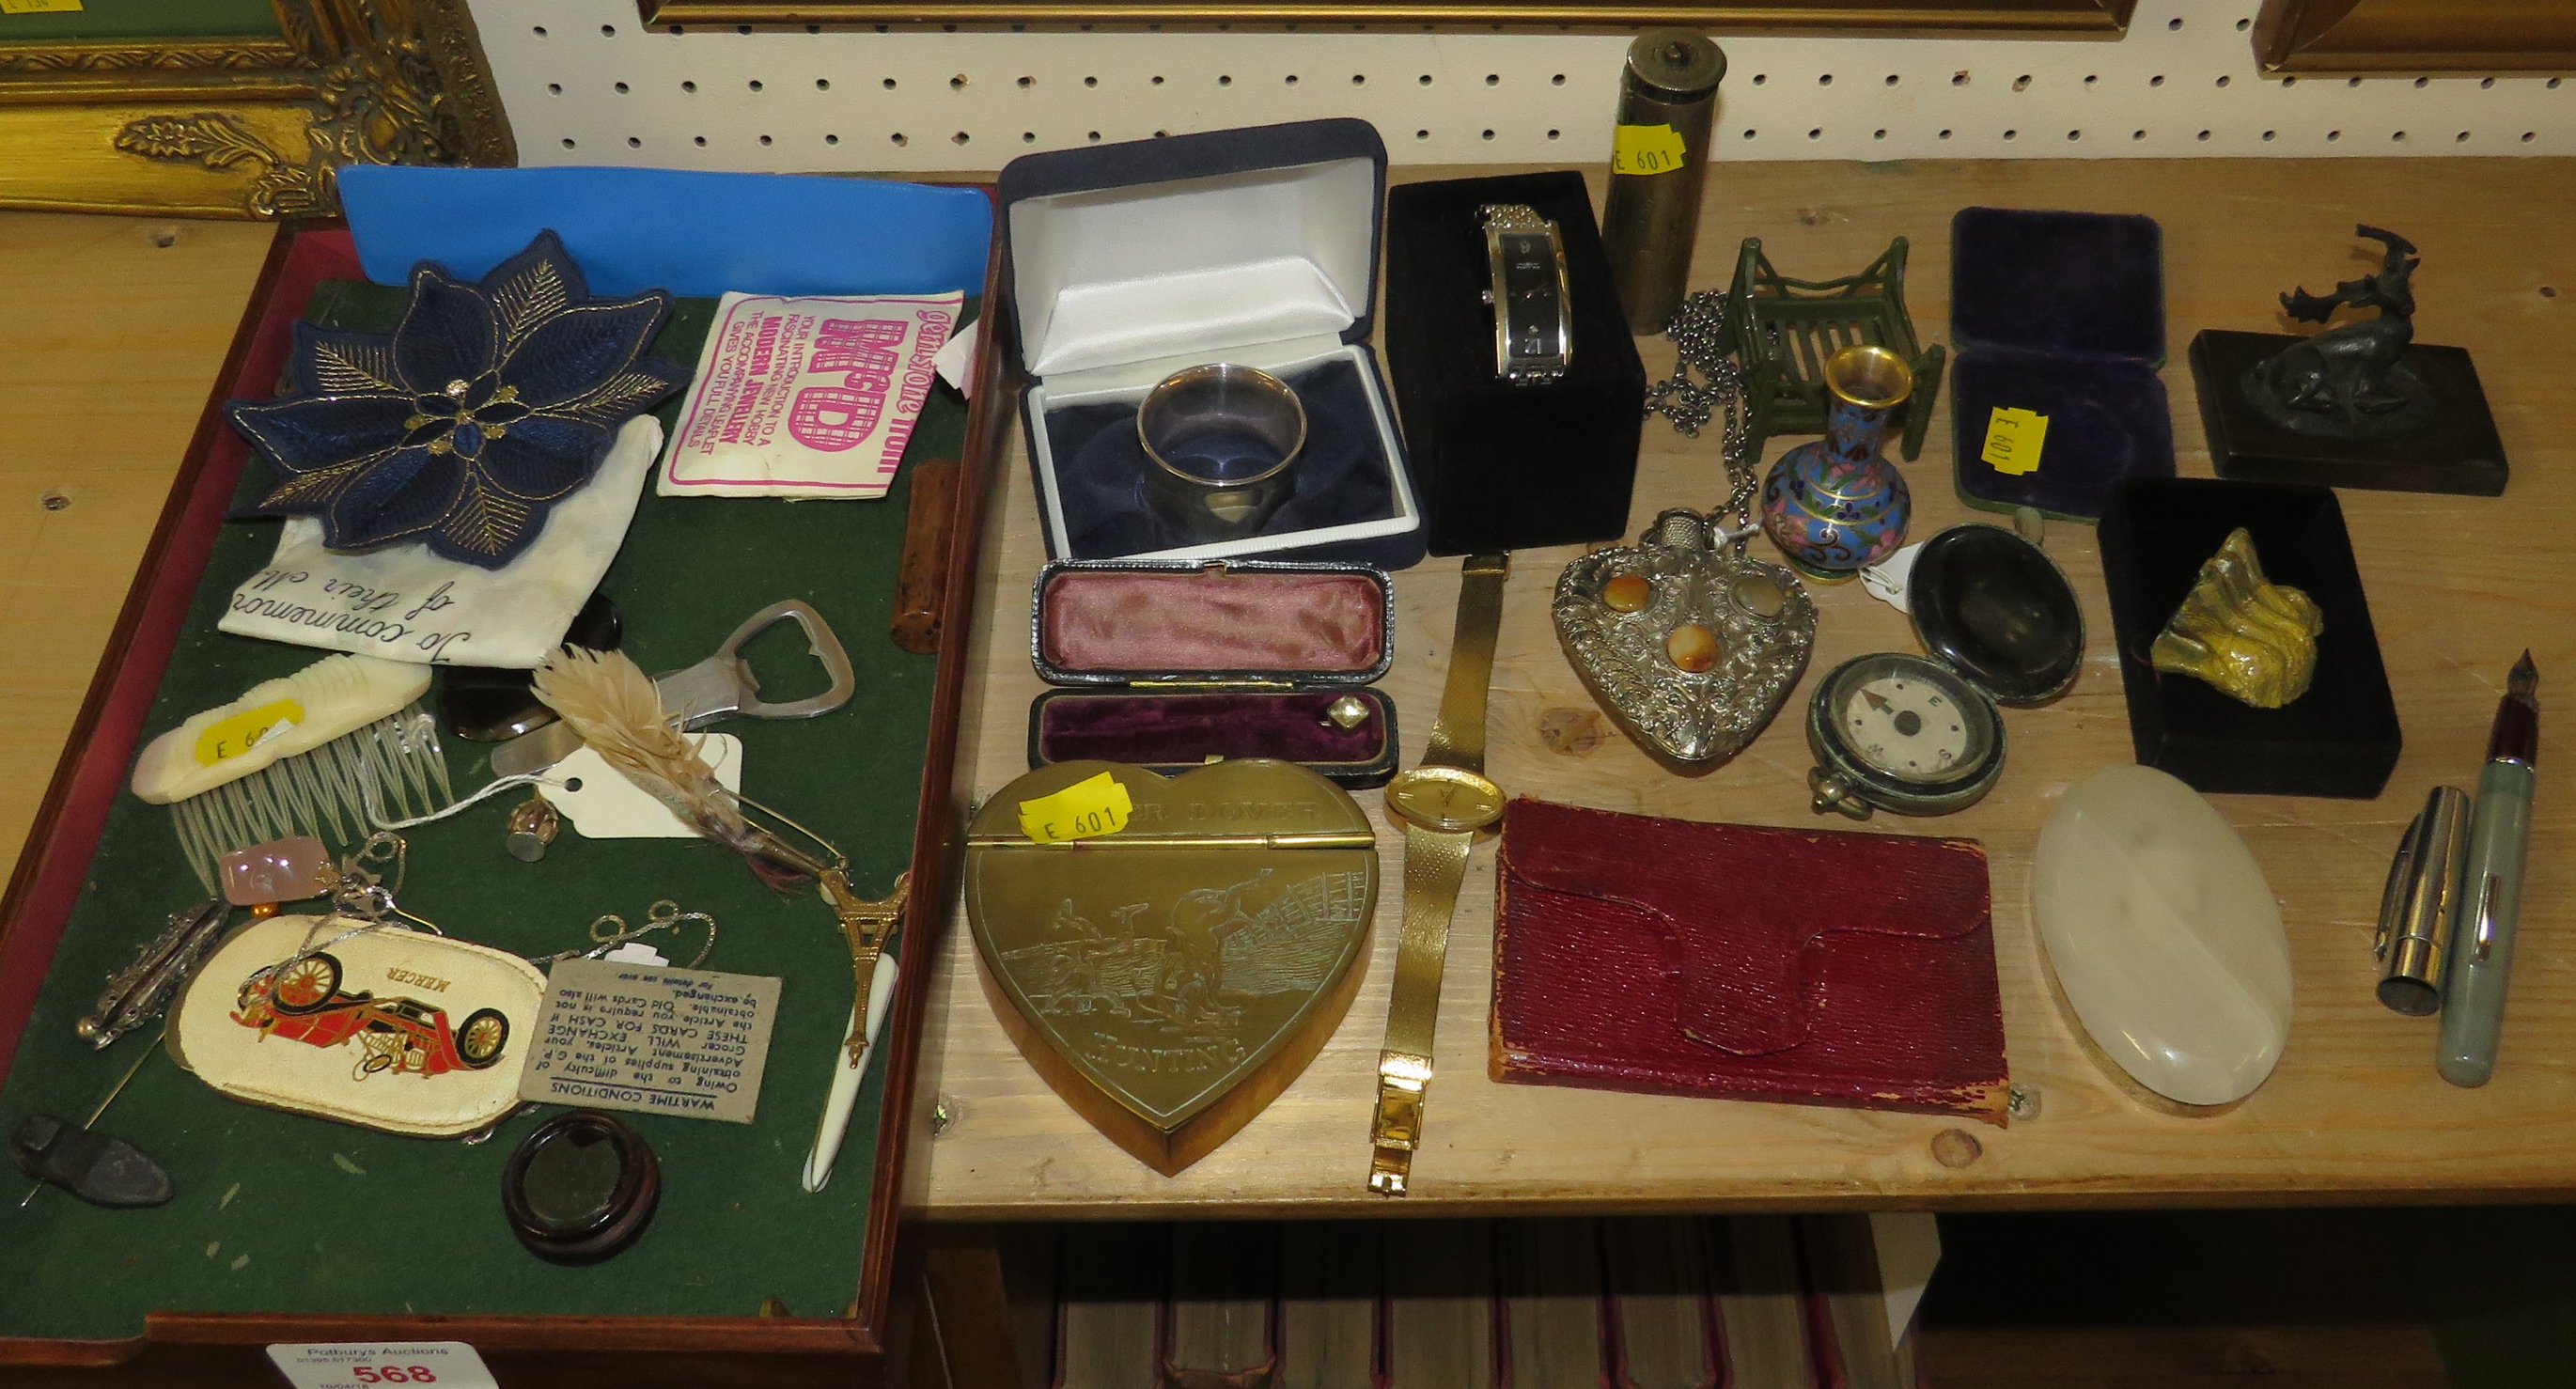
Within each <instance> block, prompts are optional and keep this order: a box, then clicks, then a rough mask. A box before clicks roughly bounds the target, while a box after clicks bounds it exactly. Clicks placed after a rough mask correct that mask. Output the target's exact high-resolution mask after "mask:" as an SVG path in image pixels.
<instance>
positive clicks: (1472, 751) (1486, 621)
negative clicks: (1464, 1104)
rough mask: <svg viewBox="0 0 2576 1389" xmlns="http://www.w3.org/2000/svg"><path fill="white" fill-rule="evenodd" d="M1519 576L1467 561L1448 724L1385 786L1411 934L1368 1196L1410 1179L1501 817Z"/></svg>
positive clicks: (1490, 560)
mask: <svg viewBox="0 0 2576 1389" xmlns="http://www.w3.org/2000/svg"><path fill="white" fill-rule="evenodd" d="M1511 568H1512V566H1511V556H1509V555H1501V554H1495V555H1470V556H1468V557H1467V563H1466V566H1465V569H1464V571H1463V573H1462V577H1461V581H1460V583H1459V586H1458V628H1457V635H1456V637H1455V638H1454V639H1453V640H1452V642H1451V645H1450V656H1449V683H1448V687H1447V689H1446V690H1445V691H1444V692H1443V693H1442V695H1441V699H1440V716H1439V718H1438V719H1437V720H1435V721H1434V722H1433V723H1432V725H1431V741H1430V743H1429V744H1428V745H1427V746H1426V747H1424V749H1423V750H1422V761H1421V763H1420V764H1419V765H1417V766H1415V767H1413V768H1412V769H1411V770H1409V771H1407V772H1405V773H1404V774H1403V775H1401V776H1398V777H1397V778H1396V779H1395V780H1393V781H1391V782H1388V783H1387V787H1386V808H1387V812H1388V813H1389V814H1390V815H1392V816H1394V817H1395V818H1396V819H1398V820H1400V821H1402V822H1403V824H1404V935H1403V938H1402V940H1401V941H1400V942H1399V943H1398V945H1397V947H1396V952H1395V989H1394V996H1393V998H1392V999H1390V1000H1389V1002H1388V1004H1387V1010H1386V1049H1385V1050H1384V1051H1381V1052H1380V1053H1378V1062H1377V1114H1376V1117H1375V1119H1374V1120H1373V1122H1372V1123H1371V1125H1370V1131H1369V1143H1370V1146H1371V1149H1372V1151H1371V1153H1370V1156H1369V1178H1368V1187H1369V1190H1371V1191H1374V1192H1376V1193H1377V1194H1378V1195H1380V1196H1402V1195H1404V1194H1405V1191H1406V1187H1407V1185H1408V1184H1409V1183H1410V1182H1411V1180H1412V1177H1413V1155H1414V1154H1415V1153H1416V1152H1418V1151H1420V1150H1421V1146H1422V1101H1423V1092H1424V1091H1425V1090H1426V1089H1427V1088H1428V1087H1429V1085H1430V1083H1431V1058H1432V1054H1433V1053H1432V1041H1433V1037H1434V1034H1435V1033H1436V1032H1437V1031H1438V1028H1439V1025H1440V975H1441V971H1442V969H1443V968H1444V967H1445V966H1446V964H1447V962H1448V957H1449V920H1450V918H1451V917H1452V916H1453V915H1455V914H1456V912H1457V909H1458V889H1459V887H1460V886H1461V885H1463V884H1464V883H1465V882H1466V880H1467V852H1468V850H1469V849H1470V848H1471V847H1473V846H1474V844H1475V842H1476V835H1477V833H1478V832H1479V831H1481V830H1483V829H1485V828H1486V827H1487V826H1489V825H1491V824H1493V823H1494V822H1495V821H1496V820H1499V819H1501V818H1502V815H1503V792H1502V788H1501V787H1498V786H1496V785H1494V783H1492V782H1491V781H1488V780H1486V779H1485V693H1486V689H1487V687H1488V686H1489V685H1491V684H1492V683H1493V674H1494V641H1495V638H1496V637H1497V635H1499V633H1500V632H1501V629H1502V624H1503V583H1504V581H1505V580H1506V579H1508V578H1510V577H1511Z"/></svg>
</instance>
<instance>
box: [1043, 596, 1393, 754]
mask: <svg viewBox="0 0 2576 1389" xmlns="http://www.w3.org/2000/svg"><path fill="white" fill-rule="evenodd" d="M1394 617H1395V611H1394V598H1393V585H1392V583H1391V582H1390V581H1389V580H1388V578H1387V576H1386V572H1385V571H1384V570H1381V569H1376V568H1372V567H1370V566H1368V565H1363V564H1325V563H1315V564H1291V563H1262V562H1240V563H1235V564H1231V565H1228V564H1191V563H1186V562H1157V561H1118V560H1108V561H1082V560H1058V561H1056V562H1054V563H1051V564H1049V565H1047V566H1046V567H1045V568H1043V569H1041V570H1039V571H1038V577H1037V582H1036V584H1035V585H1034V587H1033V589H1032V591H1031V594H1030V610H1029V658H1030V660H1031V662H1032V663H1033V664H1035V665H1036V667H1037V671H1038V674H1039V675H1040V676H1041V677H1043V678H1044V679H1046V680H1047V682H1048V683H1050V684H1054V685H1063V686H1075V687H1079V688H1072V689H1058V690H1051V691H1049V692H1048V693H1046V694H1042V695H1040V696H1038V698H1037V700H1036V701H1035V702H1034V703H1032V704H1031V705H1030V706H1029V766H1030V767H1032V768H1036V767H1043V766H1048V765H1051V764H1053V763H1057V762H1071V761H1078V760H1084V759H1092V760H1098V761H1104V762H1126V763H1131V764H1134V765H1136V766H1140V767H1145V768H1147V769H1149V770H1152V771H1156V772H1163V773H1166V774H1171V773H1177V772H1182V771H1187V770H1188V769H1190V768H1192V767H1197V766H1201V765H1204V764H1205V763H1207V762H1210V761H1214V760H1217V759H1220V758H1225V759H1231V758H1244V757H1270V758H1278V759H1280V760H1282V761H1288V762H1296V763H1300V764H1302V765H1304V766H1306V767H1309V768H1311V769H1313V770H1314V771H1316V772H1318V773H1320V774H1322V775H1323V776H1325V777H1328V778H1330V779H1331V780H1333V781H1334V782H1336V783H1338V784H1340V785H1342V786H1345V787H1368V786H1378V785H1382V784H1384V783H1385V782H1386V780H1387V778H1389V777H1390V776H1392V775H1394V772H1395V758H1396V732H1395V705H1394V702H1393V701H1391V700H1389V699H1388V698H1387V697H1386V696H1384V695H1383V694H1380V693H1379V692H1378V691H1376V690H1375V689H1371V688H1368V686H1369V685H1370V682H1372V681H1374V680H1376V679H1377V678H1378V677H1379V676H1381V675H1384V674H1385V673H1386V670H1387V667H1388V666H1389V665H1390V664H1392V663H1393V661H1394V657H1395V647H1394V634H1395V622H1394ZM1346 696H1347V697H1351V698H1356V699H1357V700H1358V701H1359V703H1360V705H1361V707H1362V709H1363V711H1364V713H1363V716H1362V717H1360V718H1359V720H1358V721H1357V722H1355V723H1353V724H1351V725H1350V726H1349V727H1344V726H1343V725H1342V724H1341V723H1340V722H1337V721H1336V720H1334V719H1333V718H1332V717H1331V711H1332V707H1333V705H1334V703H1335V702H1336V701H1338V700H1340V699H1342V698H1344V697H1346Z"/></svg>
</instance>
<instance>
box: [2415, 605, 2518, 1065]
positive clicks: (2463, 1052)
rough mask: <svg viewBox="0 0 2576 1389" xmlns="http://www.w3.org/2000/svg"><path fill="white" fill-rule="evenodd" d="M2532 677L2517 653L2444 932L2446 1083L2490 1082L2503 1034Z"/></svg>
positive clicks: (2442, 1060) (2441, 1059)
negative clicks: (2447, 939)
mask: <svg viewBox="0 0 2576 1389" xmlns="http://www.w3.org/2000/svg"><path fill="white" fill-rule="evenodd" d="M2539 687H2540V671H2539V669H2538V668H2537V667H2535V666H2533V665H2532V663H2531V653H2530V652H2528V651H2525V652H2523V653H2522V659H2521V660H2520V661H2517V662H2515V663H2514V667H2513V674H2512V675H2510V676H2508V677H2507V678H2506V680H2505V691H2504V699H2503V701H2502V702H2500V703H2499V704H2497V706H2496V717H2495V727H2494V729H2493V730H2492V731H2491V732H2489V733H2488V734H2487V765H2486V769H2485V770H2484V771H2481V772H2480V773H2478V798H2477V805H2476V808H2475V809H2474V810H2472V811H2471V812H2470V816H2469V852H2468V864H2467V871H2466V872H2465V873H2464V874H2463V875H2462V878H2461V891H2460V897H2459V909H2458V910H2459V915H2458V916H2457V917H2456V918H2455V919H2454V921H2453V923H2452V927H2451V951H2452V954H2451V966H2450V970H2449V972H2448V973H2447V974H2446V975H2445V976H2444V978H2443V981H2442V1040H2441V1049H2440V1050H2439V1051H2438V1052H2436V1053H2435V1055H2434V1058H2433V1064H2434V1068H2435V1069H2437V1070H2439V1071H2440V1072H2441V1073H2442V1079H2444V1080H2447V1081H2449V1082H2451V1083H2452V1084H2453V1085H2484V1084H2486V1083H2487V1079H2488V1077H2490V1076H2492V1075H2494V1074H2495V1060H2496V1039H2497V1038H2498V1037H2499V1036H2501V1035H2502V1034H2503V1032H2504V995H2505V989H2506V986H2507V985H2509V984H2511V983H2512V981H2513V929H2514V921H2515V918H2516V916H2517V915H2518V914H2519V913H2520V910H2521V907H2522V865H2523V857H2524V852H2525V850H2527V849H2528V848H2529V847H2530V844H2531V792H2532V788H2533V787H2534V786H2535V785H2536V784H2537V783H2538V780H2539V773H2538V772H2537V771H2536V770H2535V767H2536V764H2537V763H2538V761H2539V757H2540V701H2539V700H2538V699H2537V698H2536V697H2535V696H2534V692H2535V691H2537V690H2538V689H2539Z"/></svg>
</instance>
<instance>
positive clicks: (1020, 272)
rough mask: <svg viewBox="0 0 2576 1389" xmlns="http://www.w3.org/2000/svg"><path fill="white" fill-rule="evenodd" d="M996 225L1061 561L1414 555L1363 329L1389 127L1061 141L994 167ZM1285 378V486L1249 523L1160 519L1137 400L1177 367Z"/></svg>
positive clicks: (1420, 542) (1405, 500)
mask: <svg viewBox="0 0 2576 1389" xmlns="http://www.w3.org/2000/svg"><path fill="white" fill-rule="evenodd" d="M1001 200H1002V237H1003V243H1004V247H1005V253H1006V255H1007V257H1008V266H1007V269H1006V270H1005V272H1004V273H1005V274H1007V275H1008V276H1009V277H1010V286H1011V311H1012V320H1013V325H1014V327H1015V329H1016V331H1015V332H1014V333H1013V334H1012V342H1011V351H1012V355H1013V361H1014V364H1015V365H1016V366H1017V367H1018V368H1019V369H1020V372H1021V374H1022V376H1023V378H1024V379H1025V380H1026V382H1027V388H1026V390H1025V391H1024V392H1023V393H1022V395H1021V398H1020V412H1021V417H1022V420H1023V422H1024V423H1025V424H1026V426H1027V438H1028V441H1029V464H1030V468H1031V470H1032V472H1033V473H1034V474H1035V481H1036V485H1037V497H1038V511H1039V520H1040V530H1041V532H1042V533H1043V535H1044V536H1045V539H1046V547H1047V553H1048V555H1049V556H1051V557H1053V558H1056V559H1081V560H1101V559H1129V558H1145V559H1158V560H1222V559H1237V558H1250V557H1254V556H1259V557H1262V558H1267V559H1284V558H1294V559H1324V560H1350V561H1356V562H1360V563H1365V564H1373V565H1376V566H1378V567H1379V568H1382V569H1400V568H1404V567H1406V566H1408V565H1411V564H1414V563H1416V562H1418V561H1419V560H1420V559H1421V558H1422V555H1423V549H1424V532H1423V526H1422V515H1421V510H1420V508H1419V506H1418V505H1417V503H1416V501H1415V494H1414V488H1413V481H1412V478H1411V476H1410V474H1409V473H1408V472H1407V470H1406V467H1405V461H1404V445H1403V443H1402V442H1401V440H1400V438H1399V436H1398V435H1397V433H1396V427H1395V413H1394V411H1393V410H1392V409H1391V408H1390V407H1389V405H1388V403H1387V389H1386V382H1385V379H1384V377H1383V375H1382V374H1381V373H1380V372H1379V370H1378V361H1377V353H1376V351H1375V350H1374V349H1373V348H1372V347H1371V346H1370V342H1369V338H1370V334H1371V331H1372V330H1373V329H1374V327H1375V319H1374V308H1375V305H1376V302H1377V266H1378V242H1379V236H1380V233H1381V229H1382V227H1383V225H1384V217H1383V210H1384V208H1385V206H1386V143H1385V142H1384V141H1383V140H1381V139H1379V138H1378V133H1377V128H1376V127H1374V126H1372V125H1370V124H1369V123H1368V122H1366V121H1360V120H1321V121H1298V122H1294V123H1291V124H1287V125H1273V126H1259V127H1253V128H1249V129H1243V130H1218V131H1209V132H1207V133H1204V134H1198V135H1176V136H1171V137H1169V138H1165V139H1157V140H1136V141H1132V142H1129V143H1126V144H1117V145H1100V146H1095V147H1091V148H1085V149H1073V150H1057V151H1052V152H1049V153H1046V154H1032V155H1026V156H1023V157H1022V158H1019V159H1015V160H1013V161H1011V163H1010V164H1009V165H1008V166H1007V167H1005V168H1004V169H1003V170H1002V177H1001ZM1210 362H1230V363H1233V364H1236V365H1239V366H1253V367H1259V368H1261V369H1263V370H1265V371H1268V372H1270V373H1272V374H1273V375H1276V376H1278V377H1280V378H1281V379H1282V380H1284V381H1286V382H1287V383H1288V384H1289V385H1290V386H1291V387H1292V388H1294V389H1295V390H1296V392H1297V395H1298V398H1299V400H1300V402H1301V403H1302V404H1303V405H1304V406H1305V410H1306V422H1307V433H1306V445H1305V448H1304V449H1303V451H1302V452H1301V453H1300V454H1299V455H1298V460H1297V464H1296V466H1295V468H1294V469H1293V470H1292V473H1291V476H1292V477H1293V479H1294V483H1293V490H1292V491H1291V493H1290V495H1289V496H1288V497H1287V499H1286V500H1285V501H1283V502H1282V503H1281V504H1280V505H1279V508H1278V510H1277V511H1276V512H1274V513H1273V514H1272V515H1271V516H1270V517H1269V519H1268V520H1267V521H1266V522H1265V523H1264V524H1263V525H1262V527H1261V529H1260V530H1259V531H1258V532H1257V533H1255V534H1252V535H1249V536H1243V537H1239V538H1235V539H1228V540H1220V541H1213V542H1211V541H1204V540H1193V539H1191V538H1189V537H1185V536H1183V535H1180V534H1178V533H1176V532H1175V531H1174V530H1173V529H1172V528H1171V527H1170V526H1169V525H1168V524H1167V523H1166V522H1165V521H1164V520H1163V519H1162V517H1161V516H1159V515H1158V514H1157V513H1156V511H1155V510H1154V508H1153V507H1152V506H1151V505H1150V504H1149V503H1148V501H1147V499H1146V495H1145V491H1144V489H1145V482H1146V472H1147V469H1148V467H1149V466H1150V464H1149V461H1148V460H1147V458H1146V457H1145V452H1144V446H1143V444H1142V443H1141V442H1140V441H1139V440H1138V439H1137V437H1136V407H1137V405H1138V403H1139V402H1141V401H1142V400H1143V399H1144V396H1145V393H1146V392H1147V391H1148V390H1150V389H1152V387H1153V386H1154V384H1155V383H1156V382H1158V381H1160V380H1162V379H1163V378H1164V377H1166V376H1169V375H1171V374H1172V373H1173V372H1176V371H1179V370H1181V369H1182V368H1184V367H1192V366H1199V365H1202V364H1205V363H1210Z"/></svg>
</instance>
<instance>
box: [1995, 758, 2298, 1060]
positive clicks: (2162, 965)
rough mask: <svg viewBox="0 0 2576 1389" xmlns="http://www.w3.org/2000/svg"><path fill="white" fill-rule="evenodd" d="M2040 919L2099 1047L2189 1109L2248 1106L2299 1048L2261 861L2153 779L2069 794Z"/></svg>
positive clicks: (2282, 941)
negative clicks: (2294, 1044)
mask: <svg viewBox="0 0 2576 1389" xmlns="http://www.w3.org/2000/svg"><path fill="white" fill-rule="evenodd" d="M2030 901H2031V916H2032V919H2033V920H2034V921H2036V922H2037V923H2038V925H2039V935H2040V940H2041V942H2042V943H2043V945H2044V946H2045V947H2046V953H2047V957H2048V964H2049V968H2050V969H2051V970H2053V971H2055V973H2056V975H2057V983H2058V989H2059V991H2060V993H2061V994H2062V995H2063V996H2064V998H2065V1000H2066V1002H2067V1004H2068V1005H2069V1006H2070V1007H2072V1008H2073V1009H2074V1012H2075V1018H2074V1021H2075V1022H2076V1024H2077V1025H2078V1026H2080V1027H2081V1028H2082V1029H2083V1030H2084V1032H2085V1034H2086V1035H2087V1036H2089V1037H2090V1038H2091V1039H2092V1041H2093V1044H2094V1046H2095V1047H2096V1048H2097V1049H2098V1050H2099V1051H2100V1052H2101V1053H2102V1054H2103V1055H2105V1056H2107V1057H2109V1058H2110V1060H2111V1061H2112V1062H2113V1063H2114V1064H2116V1065H2117V1066H2119V1068H2120V1069H2121V1070H2122V1071H2125V1072H2126V1073H2127V1074H2128V1076H2129V1078H2130V1079H2131V1080H2133V1081H2135V1082H2137V1083H2138V1084H2139V1085H2142V1086H2144V1087H2146V1088H2147V1089H2148V1090H2151V1091H2153V1092H2155V1093H2156V1094H2158V1095H2161V1096H2164V1097H2165V1098H2166V1099H2169V1100H2174V1101H2177V1102H2179V1103H2181V1104H2185V1105H2223V1104H2230V1103H2233V1102H2235V1101H2237V1100H2241V1099H2243V1098H2245V1097H2246V1096H2247V1095H2250V1094H2252V1093H2253V1092H2254V1090H2255V1087H2257V1086H2259V1085H2261V1084H2262V1083H2263V1081H2264V1078H2265V1077H2267V1076H2269V1075H2271V1073H2272V1066H2273V1064H2274V1063H2275V1062H2277V1061H2279V1060H2280V1059H2281V1047H2282V1045H2283V1044H2284V1043H2286V1042H2287V1041H2288V1040H2289V1036H2290V940H2289V936H2288V934H2287V933H2285V932H2284V931H2283V930H2282V929H2281V909H2280V905H2279V903H2277V902H2275V901H2274V900H2273V897H2272V887H2271V884H2270V883H2268V882H2266V881H2265V880H2264V877H2263V868H2262V865H2260V864H2258V863H2256V862H2255V861H2254V854H2253V851H2252V850H2250V849H2248V848H2246V847H2245V841H2244V840H2243V839H2241V838H2239V837H2238V836H2237V833H2236V831H2235V829H2234V828H2232V827H2231V826H2229V825H2228V823H2227V821H2226V820H2225V819H2224V818H2223V817H2221V816H2220V815H2219V813H2218V810H2217V808H2216V807H2214V806H2212V805H2211V804H2210V803H2209V802H2208V801H2206V800H2204V799H2202V798H2201V796H2200V793H2198V792H2196V791H2194V790H2192V789H2191V788H2190V787H2188V786H2185V785H2184V784H2183V783H2182V782H2181V781H2179V780H2177V779H2175V778H2174V777H2171V776H2168V775H2166V774H2165V773H2163V772H2159V771H2157V770H2155V769H2154V768H2151V767H2135V766H2120V767H2105V768H2103V769H2102V770H2100V771H2097V772H2095V773H2093V774H2092V775H2090V776H2087V777H2085V778H2084V779H2083V780H2081V781H2079V782H2077V783H2075V784H2074V785H2073V786H2071V787H2069V788H2067V791H2066V795H2065V796H2064V797H2063V798H2062V799H2061V800H2059V801H2058V803H2057V808H2056V810H2055V811H2053V812H2051V814H2050V815H2049V817H2048V823H2047V824H2046V825H2045V826H2044V827H2042V828H2041V830H2040V834H2039V850H2038V852H2037V854H2036V855H2035V856H2034V858H2033V861H2032V864H2031V881H2030Z"/></svg>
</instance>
